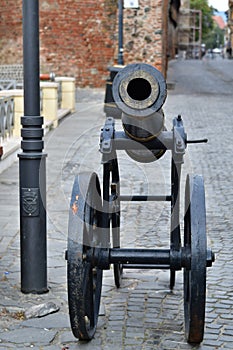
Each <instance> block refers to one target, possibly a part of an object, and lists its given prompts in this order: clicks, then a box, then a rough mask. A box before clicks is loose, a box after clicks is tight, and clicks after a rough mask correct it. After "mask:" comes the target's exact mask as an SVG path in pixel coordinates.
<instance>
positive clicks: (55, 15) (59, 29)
mask: <svg viewBox="0 0 233 350" xmlns="http://www.w3.org/2000/svg"><path fill="white" fill-rule="evenodd" d="M39 3H40V46H41V50H40V54H41V57H40V61H41V73H48V72H52V71H53V72H54V73H55V74H57V75H60V76H61V75H66V76H74V77H75V78H76V83H77V85H78V86H80V87H82V86H95V87H98V86H104V85H105V81H106V78H107V76H108V71H107V67H108V66H111V65H113V64H114V63H117V54H118V23H117V22H118V15H117V3H118V1H117V0H98V1H96V0H86V1H84V0H83V1H82V0H40V2H39ZM139 3H140V8H139V9H138V10H134V9H124V49H125V50H124V63H125V64H128V63H131V62H140V61H143V62H147V63H150V64H152V65H155V66H156V67H157V68H159V69H160V70H161V71H162V72H163V74H165V73H166V65H167V50H168V44H167V36H168V17H169V15H168V13H169V5H168V4H169V3H170V0H140V1H139ZM0 16H1V20H0V50H1V55H0V64H19V63H22V56H23V52H22V0H1V13H0Z"/></svg>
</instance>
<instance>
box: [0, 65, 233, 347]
mask: <svg viewBox="0 0 233 350" xmlns="http://www.w3.org/2000/svg"><path fill="white" fill-rule="evenodd" d="M167 81H168V82H170V83H173V84H174V89H173V90H169V91H168V97H167V100H166V103H165V105H164V112H165V117H166V127H167V129H168V130H170V129H171V127H172V119H173V118H174V117H176V116H177V115H178V114H181V116H182V118H183V122H184V127H185V131H186V132H187V134H188V140H192V139H202V138H208V143H207V144H191V145H188V150H187V154H186V155H185V165H184V169H183V175H182V193H181V198H182V203H181V205H182V207H183V199H184V183H185V178H186V174H187V173H197V174H202V175H203V176H204V180H205V189H206V209H207V234H208V245H209V246H210V247H211V248H212V250H213V251H214V252H215V255H216V261H215V263H214V264H213V266H212V267H211V268H209V269H208V276H207V301H206V327H205V336H204V341H203V342H202V344H200V346H197V345H196V346H194V345H189V344H187V343H186V340H185V336H184V312H183V273H182V272H178V273H177V280H176V285H175V288H174V290H173V292H170V290H169V271H165V270H162V271H161V270H126V271H124V274H123V280H122V287H121V288H119V289H116V287H115V285H114V279H113V270H112V269H111V270H110V271H104V280H103V290H102V299H101V310H100V316H99V321H98V327H97V332H96V335H95V338H94V339H93V340H92V341H91V342H89V343H83V342H79V341H77V340H76V339H75V338H74V337H73V335H72V333H71V330H70V323H69V315H68V306H67V287H66V261H65V258H64V256H65V250H66V244H67V227H68V210H69V200H70V194H71V190H72V184H73V180H74V175H75V174H77V173H78V172H80V171H82V170H87V169H88V170H93V171H96V172H97V173H98V174H99V176H100V177H101V174H102V169H101V164H100V161H101V156H100V153H99V151H98V147H99V131H100V128H101V127H102V125H103V123H104V120H105V116H104V113H103V101H104V91H103V90H98V89H95V90H91V89H85V90H80V89H78V92H77V99H78V103H77V112H76V113H74V114H73V115H71V116H69V117H67V118H66V119H64V120H63V121H62V122H61V123H60V125H59V127H58V128H57V129H55V130H52V131H51V132H50V133H49V134H47V135H46V138H45V144H46V149H45V151H46V152H47V153H48V159H47V212H48V223H47V226H48V229H47V231H48V285H49V290H50V291H49V293H47V294H43V295H24V294H22V293H21V292H20V248H19V247H20V242H19V204H18V201H19V200H18V192H19V190H18V162H15V163H14V164H13V165H12V166H11V167H10V168H8V169H7V170H6V171H5V172H3V173H1V174H0V194H1V196H0V279H1V284H0V295H1V298H0V349H27V348H33V349H36V350H62V349H69V350H75V349H83V350H89V349H90V350H95V349H96V350H108V349H111V350H132V349H134V350H152V349H158V350H171V349H176V350H179V349H186V350H189V349H199V350H212V349H232V348H233V335H232V334H233V324H232V318H233V276H232V269H233V257H232V252H233V218H232V217H233V215H232V206H233V199H232V198H233V178H232V169H233V157H232V154H233V139H232V137H233V136H232V135H233V99H232V96H233V61H231V60H222V59H214V60H208V59H203V60H202V61H199V60H187V61H182V60H177V61H171V62H170V64H169V71H168V78H167ZM117 124H118V125H119V127H120V121H119V120H118V121H117ZM119 163H120V164H119V165H120V176H121V193H122V194H167V193H168V192H169V190H170V189H169V185H170V152H166V154H165V155H164V157H163V158H161V160H159V161H157V162H154V163H150V164H141V163H136V162H134V161H132V160H131V159H130V158H129V157H128V156H127V155H126V153H125V152H123V151H120V152H119ZM121 223H122V228H121V241H122V247H137V248H140V247H145V248H169V229H170V228H169V225H170V206H169V204H168V203H163V202H157V203H153V202H144V203H140V202H136V203H124V204H122V219H121ZM182 226H183V224H182ZM182 239H183V234H182ZM47 301H53V302H54V303H55V304H56V305H57V306H59V308H60V310H59V312H57V313H54V314H50V315H48V316H45V317H41V318H31V319H24V317H23V314H24V312H25V310H27V309H28V308H29V307H30V306H32V305H38V304H41V303H44V302H47Z"/></svg>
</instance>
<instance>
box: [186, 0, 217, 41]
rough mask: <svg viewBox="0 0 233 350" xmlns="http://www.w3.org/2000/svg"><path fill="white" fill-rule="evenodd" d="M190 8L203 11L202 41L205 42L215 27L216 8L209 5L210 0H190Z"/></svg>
mask: <svg viewBox="0 0 233 350" xmlns="http://www.w3.org/2000/svg"><path fill="white" fill-rule="evenodd" d="M190 8H191V9H195V10H201V11H202V42H204V43H205V40H206V38H207V37H208V36H209V34H210V32H211V31H212V30H213V27H214V23H213V18H212V16H213V14H214V8H213V7H212V6H209V5H208V0H190Z"/></svg>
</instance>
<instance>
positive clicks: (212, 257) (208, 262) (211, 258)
mask: <svg viewBox="0 0 233 350" xmlns="http://www.w3.org/2000/svg"><path fill="white" fill-rule="evenodd" d="M214 261H215V255H214V253H213V252H212V250H211V249H207V256H206V267H211V266H212V263H213V262H214Z"/></svg>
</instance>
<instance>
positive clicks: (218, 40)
mask: <svg viewBox="0 0 233 350" xmlns="http://www.w3.org/2000/svg"><path fill="white" fill-rule="evenodd" d="M205 44H206V49H214V48H215V47H223V46H224V31H223V30H222V29H220V28H219V27H218V26H214V28H213V30H212V31H211V32H209V34H208V36H207V37H206V39H205Z"/></svg>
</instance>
